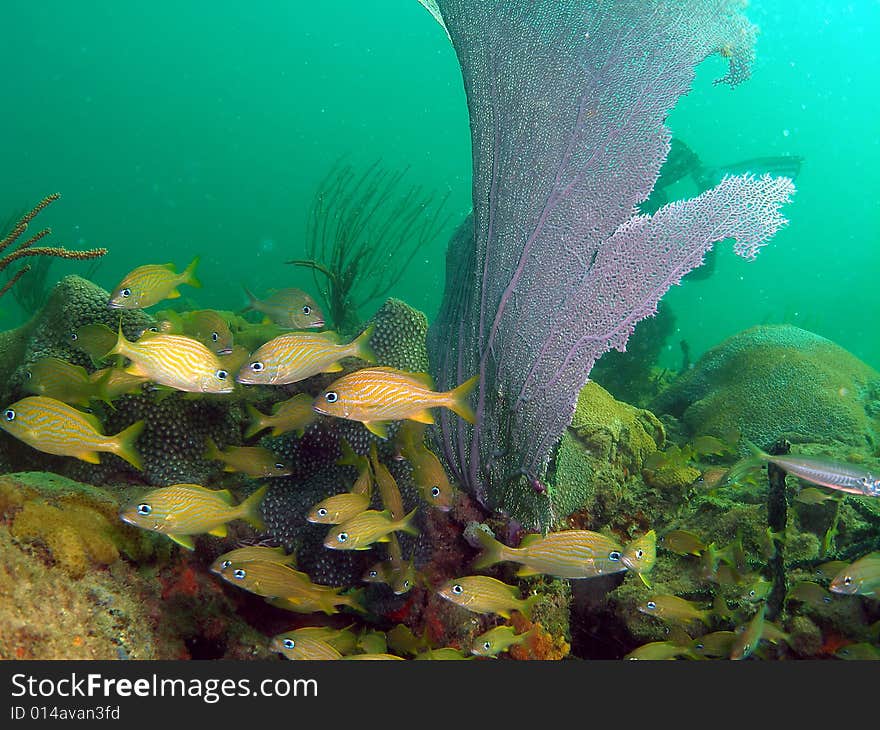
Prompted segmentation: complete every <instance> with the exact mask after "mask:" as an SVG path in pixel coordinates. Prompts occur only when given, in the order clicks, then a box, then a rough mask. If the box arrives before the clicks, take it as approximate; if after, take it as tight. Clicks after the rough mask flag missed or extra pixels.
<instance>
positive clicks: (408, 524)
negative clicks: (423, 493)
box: [400, 507, 420, 536]
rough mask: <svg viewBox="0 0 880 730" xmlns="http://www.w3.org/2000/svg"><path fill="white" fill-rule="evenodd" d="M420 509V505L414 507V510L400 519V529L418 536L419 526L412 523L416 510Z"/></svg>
mask: <svg viewBox="0 0 880 730" xmlns="http://www.w3.org/2000/svg"><path fill="white" fill-rule="evenodd" d="M418 511H419V508H418V507H413V510H412V512H410V513H409V514H408V515H406V516H405V517H404V518H403V519H402V520H401V521H400V531H401V532H405V533H406V534H407V535H413V536H418V535H419V534H420V533H419V528H418V527H416V526H415V525H413V524H412V521H413V518H414V517H415V516H416V512H418Z"/></svg>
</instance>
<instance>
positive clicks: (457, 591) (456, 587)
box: [452, 583, 464, 596]
mask: <svg viewBox="0 0 880 730" xmlns="http://www.w3.org/2000/svg"><path fill="white" fill-rule="evenodd" d="M452 592H453V593H454V594H455V595H456V596H459V595H461V594H462V593H464V588H462V587H461V585H460V584H458V583H456V584H455V585H454V586H452Z"/></svg>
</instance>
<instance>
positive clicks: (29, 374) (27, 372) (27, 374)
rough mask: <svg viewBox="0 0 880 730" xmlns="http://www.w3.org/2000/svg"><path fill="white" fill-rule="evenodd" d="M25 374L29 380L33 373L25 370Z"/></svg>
mask: <svg viewBox="0 0 880 730" xmlns="http://www.w3.org/2000/svg"><path fill="white" fill-rule="evenodd" d="M25 375H26V376H27V379H28V380H30V379H31V378H32V377H34V374H33V373H32V372H31V371H30V370H28V371H26V372H25Z"/></svg>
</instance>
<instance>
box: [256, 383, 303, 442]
mask: <svg viewBox="0 0 880 730" xmlns="http://www.w3.org/2000/svg"><path fill="white" fill-rule="evenodd" d="M245 408H246V409H247V412H248V415H249V416H250V419H251V421H250V424H249V425H248V427H247V430H246V431H245V432H244V437H245V438H246V439H249V438H251V437H252V436H256V435H257V434H258V433H260V431H262V430H263V429H266V428H271V429H272V435H273V436H281V435H282V434H285V433H288V432H289V431H296V435H297V436H300V437H302V435H303V433H305V430H306V427H307V426H308V425H309V424H310V423H312V422H313V421H314V420H315V418H316V414H315V411H314V410H312V396H310V395H309V394H308V393H298V394H297V395H295V396H293V398H288V399H287V400H286V401H282V402H281V403H276V404H275V405H274V406H272V415H271V416H266V415H264V414H262V413H260V412H259V411H258V410H257V409H256V408H254V406H252V405H251V404H250V403H248V404H247V405H246V406H245Z"/></svg>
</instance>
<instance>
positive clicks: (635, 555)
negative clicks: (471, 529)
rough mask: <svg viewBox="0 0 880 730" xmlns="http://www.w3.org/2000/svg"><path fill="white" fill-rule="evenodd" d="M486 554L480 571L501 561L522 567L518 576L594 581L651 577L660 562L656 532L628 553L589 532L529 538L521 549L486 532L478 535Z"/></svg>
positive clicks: (479, 561) (479, 562)
mask: <svg viewBox="0 0 880 730" xmlns="http://www.w3.org/2000/svg"><path fill="white" fill-rule="evenodd" d="M476 536H477V539H478V540H479V542H480V544H481V545H482V547H483V553H482V554H481V555H480V557H479V558H478V559H477V561H476V562H475V563H474V567H475V568H476V569H480V568H485V567H487V566H489V565H494V564H495V563H498V562H501V561H511V562H514V563H520V564H521V565H522V567H521V568H520V569H519V571H517V575H518V576H526V575H537V574H538V573H545V574H547V575H553V576H556V577H557V578H594V577H596V576H599V575H608V574H610V573H620V572H622V571H624V570H633V571H635V572H636V573H639V574H641V573H647V572H648V571H650V570H651V568H653V567H654V560H655V559H656V551H655V548H652V545H656V535H655V534H654V531H653V530H651V532H649V533H647V534H646V535H643V536H642V537H640V538H638V539H636V540H633V542H632V543H630V545H629V546H628V547H627V548H626V550H624V549H623V548H622V547H621V546H620V545H619V544H618V543H617V541H616V540H613V539H611V538H610V537H606V536H605V535H602V534H600V533H598V532H591V531H589V530H562V531H560V532H551V533H550V534H548V535H547V536H542V535H538V534H534V535H526V536H525V537H524V538H523V540H522V542H521V543H520V547H518V548H512V547H508V546H507V545H503V544H501V543H500V542H498V541H497V540H496V539H494V538H493V537H491V536H490V535H488V534H486V533H485V532H483V531H482V530H477V531H476Z"/></svg>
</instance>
